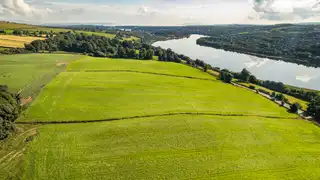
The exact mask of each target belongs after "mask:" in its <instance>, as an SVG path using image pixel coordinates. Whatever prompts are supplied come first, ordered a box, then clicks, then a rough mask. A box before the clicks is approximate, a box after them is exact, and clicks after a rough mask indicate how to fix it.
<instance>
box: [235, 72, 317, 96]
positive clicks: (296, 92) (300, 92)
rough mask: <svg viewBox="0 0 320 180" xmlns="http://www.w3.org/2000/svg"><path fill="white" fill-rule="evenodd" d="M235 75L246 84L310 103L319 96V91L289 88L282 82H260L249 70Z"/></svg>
mask: <svg viewBox="0 0 320 180" xmlns="http://www.w3.org/2000/svg"><path fill="white" fill-rule="evenodd" d="M233 75H234V77H235V78H236V79H240V80H242V81H245V82H250V83H252V84H256V85H259V86H262V87H265V88H267V89H270V90H273V91H276V92H279V93H283V94H287V95H290V96H293V97H296V98H298V99H302V100H305V101H308V102H310V101H312V100H313V99H315V98H316V97H318V96H319V92H317V91H313V90H306V89H303V88H298V87H292V86H287V85H285V84H283V83H282V82H274V81H262V80H259V79H257V78H256V77H255V76H254V75H252V74H251V73H250V72H249V71H248V70H247V69H243V70H242V72H241V73H233Z"/></svg>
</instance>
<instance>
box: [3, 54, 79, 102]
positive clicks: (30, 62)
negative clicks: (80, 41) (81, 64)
mask: <svg viewBox="0 0 320 180" xmlns="http://www.w3.org/2000/svg"><path fill="white" fill-rule="evenodd" d="M81 57H82V56H79V55H72V54H23V55H3V56H0V84H5V85H8V86H9V90H10V91H12V92H19V91H22V94H21V95H22V96H23V97H28V96H33V95H34V93H35V92H37V91H38V90H39V89H40V88H41V87H42V86H44V85H45V84H47V83H49V82H50V81H51V79H52V78H53V77H55V76H56V75H57V73H59V72H60V71H62V70H64V69H65V68H66V65H67V64H68V63H70V62H71V61H73V60H77V59H80V58H81Z"/></svg>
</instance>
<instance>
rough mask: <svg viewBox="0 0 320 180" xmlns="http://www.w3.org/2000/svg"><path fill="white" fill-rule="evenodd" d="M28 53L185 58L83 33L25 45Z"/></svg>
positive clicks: (158, 48) (134, 57)
mask: <svg viewBox="0 0 320 180" xmlns="http://www.w3.org/2000/svg"><path fill="white" fill-rule="evenodd" d="M25 49H26V51H28V52H42V51H49V52H54V51H66V52H74V53H85V54H88V55H90V56H95V57H114V58H130V59H152V58H153V56H159V60H160V61H172V62H180V61H181V60H184V59H181V58H182V57H183V56H181V55H178V54H176V53H174V52H173V51H172V50H170V49H168V50H165V49H162V48H160V47H153V46H151V45H148V44H142V43H139V42H135V41H122V40H119V39H117V38H113V39H109V38H106V37H103V36H97V35H85V34H82V33H71V32H68V33H61V34H59V35H56V36H54V37H52V38H48V39H46V40H36V41H33V42H31V43H30V44H27V45H25Z"/></svg>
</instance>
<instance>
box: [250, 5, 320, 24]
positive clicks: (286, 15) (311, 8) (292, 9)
mask: <svg viewBox="0 0 320 180" xmlns="http://www.w3.org/2000/svg"><path fill="white" fill-rule="evenodd" d="M319 1H320V0H316V1H314V0H312V1H310V0H303V1H300V0H291V1H288V0H253V10H254V11H255V13H254V14H253V15H251V16H249V19H266V20H273V21H283V20H286V21H303V20H306V19H309V18H315V17H316V18H319V17H320V2H319Z"/></svg>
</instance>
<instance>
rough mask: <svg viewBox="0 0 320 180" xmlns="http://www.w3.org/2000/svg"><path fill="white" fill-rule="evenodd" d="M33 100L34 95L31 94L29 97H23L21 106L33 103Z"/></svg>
mask: <svg viewBox="0 0 320 180" xmlns="http://www.w3.org/2000/svg"><path fill="white" fill-rule="evenodd" d="M32 101H33V99H32V97H31V96H29V97H28V98H24V99H21V103H20V105H21V106H24V105H26V104H29V103H31V102H32Z"/></svg>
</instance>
